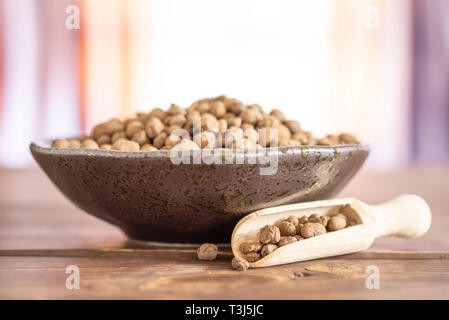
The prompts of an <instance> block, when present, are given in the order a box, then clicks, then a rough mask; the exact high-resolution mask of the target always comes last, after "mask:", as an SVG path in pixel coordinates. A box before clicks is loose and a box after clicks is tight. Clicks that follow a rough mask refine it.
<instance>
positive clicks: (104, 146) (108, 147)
mask: <svg viewBox="0 0 449 320" xmlns="http://www.w3.org/2000/svg"><path fill="white" fill-rule="evenodd" d="M100 149H103V150H111V149H112V145H110V144H109V143H105V144H102V145H101V146H100Z"/></svg>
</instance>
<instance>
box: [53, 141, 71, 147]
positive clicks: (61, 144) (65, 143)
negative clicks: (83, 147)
mask: <svg viewBox="0 0 449 320" xmlns="http://www.w3.org/2000/svg"><path fill="white" fill-rule="evenodd" d="M51 147H52V148H68V147H69V142H68V141H67V140H66V139H56V140H55V141H53V143H52V144H51Z"/></svg>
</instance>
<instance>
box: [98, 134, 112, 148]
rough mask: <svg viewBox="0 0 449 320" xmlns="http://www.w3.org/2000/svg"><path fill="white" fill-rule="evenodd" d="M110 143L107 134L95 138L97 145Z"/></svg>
mask: <svg viewBox="0 0 449 320" xmlns="http://www.w3.org/2000/svg"><path fill="white" fill-rule="evenodd" d="M110 142H111V137H110V136H109V135H108V134H103V135H101V136H99V137H98V138H97V143H98V145H100V146H101V145H102V144H107V143H110Z"/></svg>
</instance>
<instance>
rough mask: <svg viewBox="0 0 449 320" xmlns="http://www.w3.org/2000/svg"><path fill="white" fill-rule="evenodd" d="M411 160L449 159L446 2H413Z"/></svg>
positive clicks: (448, 21)
mask: <svg viewBox="0 0 449 320" xmlns="http://www.w3.org/2000/svg"><path fill="white" fill-rule="evenodd" d="M412 89H413V90H412V101H413V135H412V137H413V142H412V146H413V147H412V150H413V158H414V159H415V160H416V161H418V162H424V161H430V162H442V161H447V160H449V1H448V0H414V2H413V79H412Z"/></svg>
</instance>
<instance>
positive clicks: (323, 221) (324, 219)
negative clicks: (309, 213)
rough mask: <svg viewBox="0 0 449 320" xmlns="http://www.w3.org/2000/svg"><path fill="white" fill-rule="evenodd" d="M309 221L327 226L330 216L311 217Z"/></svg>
mask: <svg viewBox="0 0 449 320" xmlns="http://www.w3.org/2000/svg"><path fill="white" fill-rule="evenodd" d="M307 221H308V222H313V223H321V224H322V225H323V227H326V226H327V223H328V221H329V217H328V216H319V217H309V220H307Z"/></svg>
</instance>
